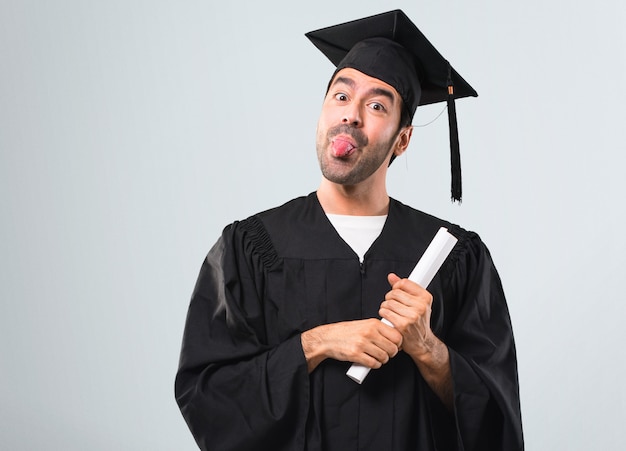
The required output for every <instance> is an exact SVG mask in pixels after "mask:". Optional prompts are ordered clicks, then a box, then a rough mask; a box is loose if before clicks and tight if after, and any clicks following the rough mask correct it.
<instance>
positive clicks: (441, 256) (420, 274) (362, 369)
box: [346, 227, 458, 384]
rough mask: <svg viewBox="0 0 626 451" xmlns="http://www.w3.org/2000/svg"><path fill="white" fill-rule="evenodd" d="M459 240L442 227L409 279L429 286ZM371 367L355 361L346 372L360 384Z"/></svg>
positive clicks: (384, 320) (388, 323) (384, 321)
mask: <svg viewBox="0 0 626 451" xmlns="http://www.w3.org/2000/svg"><path fill="white" fill-rule="evenodd" d="M457 241H458V240H457V239H456V238H455V237H454V236H452V235H451V234H450V232H448V229H446V228H445V227H441V228H440V229H439V230H438V231H437V234H436V235H435V237H434V238H433V240H432V241H431V242H430V244H429V245H428V248H427V249H426V251H425V252H424V255H422V257H421V258H420V260H419V261H418V262H417V265H415V268H413V271H411V274H410V275H409V280H411V281H413V282H415V283H417V284H418V285H419V286H421V287H424V288H427V287H428V284H430V282H431V281H432V280H433V277H435V274H437V271H439V268H441V265H443V262H444V260H445V259H446V257H447V256H448V255H449V254H450V251H452V248H453V247H454V245H455V244H456V242H457ZM381 321H382V322H383V323H385V324H387V325H388V326H391V327H393V324H391V323H390V322H389V321H387V320H386V319H384V318H383V319H381ZM370 369H371V368H368V367H366V366H363V365H359V364H357V363H353V364H352V366H351V367H350V368H349V369H348V371H347V372H346V374H347V375H348V377H349V378H350V379H352V380H353V381H355V382H357V383H359V384H360V383H362V382H363V380H365V377H366V376H367V374H368V373H369V372H370Z"/></svg>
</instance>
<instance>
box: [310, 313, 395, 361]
mask: <svg viewBox="0 0 626 451" xmlns="http://www.w3.org/2000/svg"><path fill="white" fill-rule="evenodd" d="M300 338H301V342H302V350H303V351H304V357H305V358H306V361H307V366H308V370H309V373H311V372H312V371H313V370H314V369H315V368H317V366H318V365H319V364H320V363H321V362H323V361H324V360H325V359H328V358H330V359H335V360H341V361H346V362H353V363H359V364H361V365H364V366H367V367H368V368H374V369H375V368H380V367H381V366H382V365H384V364H385V363H387V362H388V361H389V359H390V358H392V357H394V356H395V355H396V354H397V353H398V351H399V350H400V349H401V346H402V334H400V332H398V331H397V330H395V329H394V328H393V327H391V326H388V325H386V324H384V323H383V322H381V321H380V320H378V319H374V318H370V319H363V320H355V321H344V322H340V323H332V324H324V325H322V326H318V327H315V328H313V329H310V330H307V331H306V332H303V333H302V335H301V337H300Z"/></svg>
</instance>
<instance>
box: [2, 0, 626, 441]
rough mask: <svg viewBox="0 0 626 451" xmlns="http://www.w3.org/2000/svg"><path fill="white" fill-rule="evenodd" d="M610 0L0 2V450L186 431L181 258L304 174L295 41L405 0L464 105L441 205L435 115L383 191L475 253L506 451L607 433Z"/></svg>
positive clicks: (614, 125)
mask: <svg viewBox="0 0 626 451" xmlns="http://www.w3.org/2000/svg"><path fill="white" fill-rule="evenodd" d="M625 5H626V3H625V2H623V1H621V0H605V1H595V2H575V1H574V2H572V1H565V0H555V1H545V0H530V1H525V2H502V1H496V0H490V1H487V0H479V1H475V2H467V1H448V2H443V1H439V2H435V1H431V2H426V1H410V2H409V1H397V2H394V3H386V2H382V1H372V0H370V1H351V0H346V1H343V2H337V1H334V0H333V1H330V0H317V1H314V2H308V3H302V4H298V3H296V2H289V1H286V0H281V1H269V2H253V1H249V2H236V1H233V2H222V1H220V2H216V1H165V0H151V1H147V0H146V1H138V0H133V1H128V0H124V1H122V0H108V1H99V2H98V1H93V0H90V1H89V0H88V1H80V0H59V1H36V0H20V1H18V0H14V1H11V0H0V208H1V213H2V221H1V223H0V238H1V241H0V245H1V247H0V334H1V336H0V338H1V339H0V365H1V367H0V369H1V371H0V445H1V446H0V447H1V448H2V449H7V450H31V449H59V450H84V449H90V450H141V449H150V450H192V449H195V446H194V442H193V439H192V438H191V435H190V434H189V433H188V431H187V429H186V425H185V424H184V421H183V419H182V417H181V416H180V414H179V412H178V410H177V407H176V405H175V402H174V396H173V378H174V373H175V370H176V365H177V359H178V351H179V346H180V338H181V334H182V328H183V324H184V319H185V314H186V309H187V303H188V300H189V296H190V294H191V290H192V288H193V285H194V282H195V279H196V275H197V272H198V269H199V267H200V264H201V262H202V259H203V258H204V256H205V254H206V252H207V251H208V249H209V248H210V246H211V245H212V243H213V242H214V241H215V239H216V238H217V236H218V235H219V233H220V231H221V229H222V228H223V227H224V226H225V225H226V224H227V223H229V222H231V221H233V220H235V219H240V218H243V217H247V216H248V215H250V214H252V213H254V212H256V211H259V210H263V209H266V208H269V207H272V206H275V205H278V204H280V203H282V202H283V201H286V200H288V199H290V198H292V197H295V196H297V195H301V194H307V193H309V192H311V191H313V190H315V189H316V188H317V184H318V182H319V178H320V175H319V172H318V168H317V162H316V158H315V149H314V136H315V135H314V133H315V126H316V121H317V116H318V114H319V110H320V106H321V101H322V97H323V92H324V89H325V86H326V83H327V81H328V78H329V76H330V74H331V72H332V66H331V64H330V63H329V62H328V61H327V60H326V59H325V58H324V57H323V56H322V55H321V54H320V53H318V52H317V50H316V49H315V48H314V47H313V46H312V45H310V44H309V43H308V41H307V40H306V39H305V38H304V36H303V33H304V32H306V31H309V30H312V29H316V28H320V27H323V26H327V25H331V24H334V23H338V22H342V21H346V20H351V19H355V18H358V17H361V16H366V15H369V14H375V13H379V12H383V11H386V10H389V9H394V8H396V7H400V8H402V9H403V10H404V11H405V12H406V13H407V15H408V16H409V17H411V18H412V19H413V20H414V21H415V22H416V24H417V25H418V26H419V27H420V29H421V30H422V31H423V32H424V33H425V34H426V35H427V36H428V37H429V39H430V40H431V41H432V42H433V43H434V44H435V45H436V46H437V47H438V48H439V50H440V51H441V52H442V53H443V54H444V55H445V56H446V57H447V58H448V59H449V60H450V61H451V62H452V64H453V65H454V67H455V68H456V69H457V70H458V71H459V72H460V73H461V74H462V75H463V76H464V77H465V78H466V79H467V80H468V81H469V82H470V83H471V84H472V85H473V86H474V87H475V88H476V89H477V90H478V92H479V94H480V97H478V98H477V99H466V100H461V101H459V102H457V109H458V116H459V126H460V137H461V152H462V158H463V171H464V173H463V175H464V189H465V197H464V202H463V204H462V206H460V207H459V206H457V205H452V204H451V203H450V202H449V200H448V196H449V194H448V193H449V166H448V164H449V163H448V135H447V121H446V116H445V114H444V115H443V116H442V117H441V118H440V119H439V120H437V121H436V122H434V123H433V124H432V125H430V126H428V127H423V128H422V127H420V128H417V129H416V131H415V133H414V136H413V142H412V144H411V146H410V149H409V152H408V154H407V155H406V156H404V157H402V158H400V159H399V160H398V161H397V162H396V163H394V165H393V166H392V168H391V171H390V175H389V191H390V193H391V195H393V196H394V197H396V198H398V199H400V200H402V201H404V202H406V203H408V204H411V205H413V206H415V207H417V208H420V209H423V210H425V211H428V212H430V213H432V214H435V215H438V216H442V217H445V218H447V219H450V220H452V221H454V222H456V223H459V224H461V225H463V226H465V227H466V228H469V229H472V230H476V231H477V232H479V233H480V235H481V236H482V237H483V239H484V240H485V241H486V242H487V244H488V246H489V247H490V249H491V251H492V254H493V256H494V258H495V260H496V264H497V265H498V268H499V270H500V273H501V276H502V279H503V281H504V284H505V289H506V292H507V295H508V301H509V305H510V310H511V314H512V317H513V323H514V330H515V334H516V339H517V345H518V354H519V356H518V357H519V366H520V369H519V375H520V383H521V394H522V410H523V419H524V429H525V435H526V443H527V449H529V450H555V449H563V450H565V449H567V450H590V449H602V450H621V449H625V448H626V431H625V430H626V428H625V427H624V425H625V424H626V390H625V389H624V384H623V383H622V381H623V380H624V378H625V377H626V370H625V365H624V363H625V359H624V351H623V345H622V342H623V340H624V339H625V338H626V332H624V330H623V328H622V323H623V317H624V313H625V308H624V292H623V288H622V286H623V285H622V281H623V279H622V277H623V276H622V272H623V270H624V268H625V267H626V265H625V263H626V261H625V257H624V255H625V254H626V240H625V239H624V236H623V232H622V225H623V222H624V219H625V216H626V215H625V211H624V201H623V197H624V193H625V189H626V186H625V185H626V183H625V182H624V177H623V168H624V166H625V164H626V157H625V156H624V153H625V151H626V144H625V139H624V138H625V137H624V128H625V126H624V113H623V105H624V102H625V101H626V86H625V83H624V81H625V80H626V52H625V51H624V48H625V47H626V31H624V24H625V23H626V6H625ZM442 109H443V106H442V105H439V106H435V107H428V108H424V109H422V111H420V112H419V113H418V114H417V116H416V118H415V124H418V125H419V124H425V123H427V122H430V121H431V120H432V119H434V118H435V117H436V116H437V115H438V114H439V113H440V112H441V111H442Z"/></svg>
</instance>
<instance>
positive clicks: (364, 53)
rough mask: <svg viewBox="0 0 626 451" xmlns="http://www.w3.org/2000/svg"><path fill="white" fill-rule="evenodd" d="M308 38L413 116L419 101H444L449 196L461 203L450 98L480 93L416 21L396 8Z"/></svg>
mask: <svg viewBox="0 0 626 451" xmlns="http://www.w3.org/2000/svg"><path fill="white" fill-rule="evenodd" d="M306 37H308V38H309V39H310V40H311V42H313V44H314V45H315V46H316V47H317V48H318V49H319V50H320V51H321V52H322V53H323V54H324V55H326V56H327V57H328V59H329V60H330V61H331V62H332V63H333V64H334V65H335V66H337V69H336V71H335V74H336V73H337V72H338V71H340V70H341V69H344V68H347V67H350V68H353V69H356V70H358V71H359V72H362V73H364V74H366V75H369V76H370V77H374V78H377V79H379V80H382V81H384V82H385V83H387V84H389V85H390V86H392V87H393V88H395V90H396V91H397V92H398V94H399V95H400V97H401V98H402V101H403V103H404V106H405V108H407V111H408V113H409V115H410V118H411V119H413V115H414V114H415V110H416V109H417V107H418V106H419V105H428V104H431V103H437V102H443V101H446V102H447V105H448V122H449V127H450V159H451V172H452V189H451V191H452V199H453V200H456V201H459V202H460V201H461V195H462V189H461V158H460V153H459V136H458V128H457V122H456V108H455V104H454V99H458V98H461V97H468V96H472V97H476V96H478V94H477V93H476V91H475V90H474V88H472V87H471V86H470V85H469V84H468V83H467V82H466V81H465V80H464V79H463V78H462V77H461V76H460V75H459V74H458V73H457V72H456V71H455V70H454V69H453V68H452V66H451V65H450V63H449V62H448V61H447V60H446V59H445V58H444V57H443V56H441V54H440V53H439V52H438V51H437V49H435V47H434V46H433V45H432V44H431V43H430V42H429V41H428V39H426V37H425V36H424V35H423V34H422V32H421V31H419V30H418V28H417V27H416V26H415V24H414V23H413V22H411V20H410V19H409V18H408V17H407V16H406V15H405V14H404V13H403V12H402V11H401V10H399V9H398V10H395V11H389V12H386V13H382V14H377V15H375V16H370V17H366V18H363V19H358V20H353V21H350V22H346V23H343V24H339V25H334V26H331V27H326V28H322V29H319V30H315V31H311V32H309V33H306ZM333 78H334V74H333ZM331 80H332V79H331Z"/></svg>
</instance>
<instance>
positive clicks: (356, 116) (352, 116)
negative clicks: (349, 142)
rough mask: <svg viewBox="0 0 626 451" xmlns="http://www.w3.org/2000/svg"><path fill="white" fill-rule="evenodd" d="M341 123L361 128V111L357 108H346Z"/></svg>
mask: <svg viewBox="0 0 626 451" xmlns="http://www.w3.org/2000/svg"><path fill="white" fill-rule="evenodd" d="M341 123H342V124H345V125H351V126H352V127H359V126H360V125H361V124H362V121H361V114H360V112H359V109H358V108H357V107H356V106H352V107H346V109H345V111H344V115H343V117H342V119H341Z"/></svg>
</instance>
